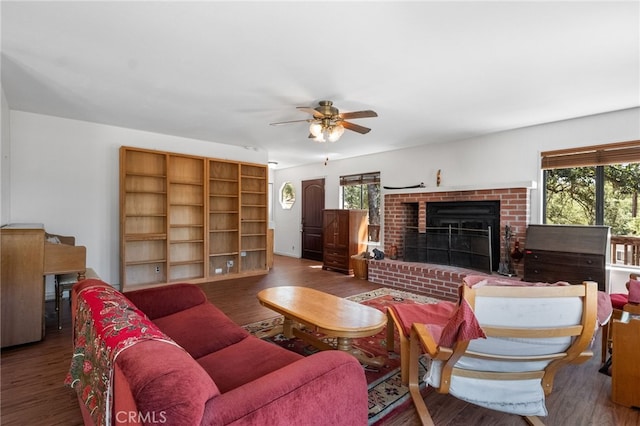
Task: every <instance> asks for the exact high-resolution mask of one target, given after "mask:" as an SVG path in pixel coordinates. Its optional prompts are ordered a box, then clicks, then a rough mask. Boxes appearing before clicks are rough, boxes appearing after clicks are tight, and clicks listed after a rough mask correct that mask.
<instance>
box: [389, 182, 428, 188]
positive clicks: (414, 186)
mask: <svg viewBox="0 0 640 426" xmlns="http://www.w3.org/2000/svg"><path fill="white" fill-rule="evenodd" d="M383 188H384V189H414V188H426V187H425V186H424V182H420V184H419V185H409V186H383Z"/></svg>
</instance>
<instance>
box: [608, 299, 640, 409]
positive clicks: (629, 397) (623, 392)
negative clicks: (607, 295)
mask: <svg viewBox="0 0 640 426" xmlns="http://www.w3.org/2000/svg"><path fill="white" fill-rule="evenodd" d="M627 306H629V305H627ZM639 314H640V309H638V307H637V306H635V314H630V313H629V312H624V313H623V314H622V318H621V319H620V320H613V324H612V334H613V351H612V355H611V356H612V357H613V358H612V362H611V367H612V368H611V400H612V401H613V402H615V403H616V404H620V405H624V406H625V407H640V386H638V384H639V383H640V364H639V363H638V341H639V340H640V315H639Z"/></svg>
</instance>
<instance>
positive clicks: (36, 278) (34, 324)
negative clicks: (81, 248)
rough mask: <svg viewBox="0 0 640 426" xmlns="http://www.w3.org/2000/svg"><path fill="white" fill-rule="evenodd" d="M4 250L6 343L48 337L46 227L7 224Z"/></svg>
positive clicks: (2, 234) (2, 233)
mask: <svg viewBox="0 0 640 426" xmlns="http://www.w3.org/2000/svg"><path fill="white" fill-rule="evenodd" d="M0 237H1V246H0V250H1V251H2V264H1V265H2V267H1V269H2V274H1V275H2V277H1V278H2V285H1V286H0V287H1V293H2V347H3V348H4V347H6V346H13V345H20V344H23V343H30V342H37V341H40V340H42V338H43V337H44V278H43V275H42V271H43V268H44V227H43V226H42V225H33V224H32V225H26V224H25V225H19V224H16V225H6V226H3V227H2V228H1V229H0Z"/></svg>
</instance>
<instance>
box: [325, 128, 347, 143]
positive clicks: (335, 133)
mask: <svg viewBox="0 0 640 426" xmlns="http://www.w3.org/2000/svg"><path fill="white" fill-rule="evenodd" d="M343 133H344V127H343V126H342V125H341V124H335V125H333V126H330V127H329V137H328V138H327V139H329V142H336V141H337V140H338V139H340V136H342V134H343Z"/></svg>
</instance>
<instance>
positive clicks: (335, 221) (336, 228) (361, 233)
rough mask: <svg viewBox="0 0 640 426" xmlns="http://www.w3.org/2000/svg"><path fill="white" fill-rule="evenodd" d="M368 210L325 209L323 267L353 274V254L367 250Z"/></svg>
mask: <svg viewBox="0 0 640 426" xmlns="http://www.w3.org/2000/svg"><path fill="white" fill-rule="evenodd" d="M367 237H368V235H367V211H366V210H340V209H338V210H324V211H323V241H324V243H323V244H324V246H323V265H322V268H323V269H332V270H335V271H339V272H343V273H345V274H353V261H352V259H351V256H352V255H354V254H358V253H361V252H363V251H365V250H367Z"/></svg>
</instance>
